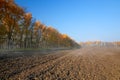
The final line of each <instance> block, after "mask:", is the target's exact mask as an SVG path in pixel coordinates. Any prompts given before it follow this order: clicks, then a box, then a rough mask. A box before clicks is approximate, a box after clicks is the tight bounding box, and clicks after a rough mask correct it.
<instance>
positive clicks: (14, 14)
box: [0, 0, 79, 48]
mask: <svg viewBox="0 0 120 80" xmlns="http://www.w3.org/2000/svg"><path fill="white" fill-rule="evenodd" d="M0 47H2V48H3V47H5V48H11V47H17V48H40V47H42V48H46V47H47V48H49V47H50V48H56V47H57V48H59V47H79V45H78V44H77V43H76V42H75V41H74V40H73V39H71V38H70V37H69V36H67V35H66V34H61V33H59V32H58V31H57V30H56V29H54V28H52V27H47V26H46V25H44V24H42V23H41V22H40V21H37V20H35V19H34V18H33V17H32V14H31V13H29V12H26V11H25V10H24V9H23V8H22V7H20V6H18V5H17V4H16V3H15V2H14V0H0Z"/></svg>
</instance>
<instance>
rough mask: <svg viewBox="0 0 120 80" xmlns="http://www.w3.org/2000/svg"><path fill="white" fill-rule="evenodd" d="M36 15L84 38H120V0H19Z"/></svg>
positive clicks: (72, 35) (52, 24)
mask: <svg viewBox="0 0 120 80" xmlns="http://www.w3.org/2000/svg"><path fill="white" fill-rule="evenodd" d="M15 2H16V3H17V4H18V5H20V6H22V7H24V8H27V12H31V13H32V15H33V17H34V18H36V19H37V20H40V21H41V22H42V23H44V24H46V25H47V26H52V27H54V28H56V29H57V30H58V31H59V32H61V33H65V34H68V35H69V36H70V37H71V38H73V39H74V40H76V41H77V42H80V41H95V40H101V41H120V0H15Z"/></svg>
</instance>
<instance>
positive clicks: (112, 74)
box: [0, 47, 120, 80]
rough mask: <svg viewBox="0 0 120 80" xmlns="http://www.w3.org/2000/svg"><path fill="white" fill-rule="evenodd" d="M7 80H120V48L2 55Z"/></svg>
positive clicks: (0, 71) (0, 73)
mask: <svg viewBox="0 0 120 80" xmlns="http://www.w3.org/2000/svg"><path fill="white" fill-rule="evenodd" d="M17 54H19V55H17ZM15 55H17V56H15ZM4 79H6V80H9V79H10V80H120V48H119V47H117V48H115V47H109V48H107V47H84V48H81V49H75V50H62V51H52V52H45V53H41V52H34V53H30V54H29V52H27V53H26V52H24V53H14V54H13V55H10V56H9V55H8V56H7V57H6V55H4V56H2V55H1V56H0V80H4Z"/></svg>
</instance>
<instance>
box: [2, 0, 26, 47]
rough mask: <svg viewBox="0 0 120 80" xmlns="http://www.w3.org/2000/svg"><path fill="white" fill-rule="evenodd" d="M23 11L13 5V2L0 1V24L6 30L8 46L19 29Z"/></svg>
mask: <svg viewBox="0 0 120 80" xmlns="http://www.w3.org/2000/svg"><path fill="white" fill-rule="evenodd" d="M23 14H24V10H23V9H22V8H21V7H19V6H18V5H17V4H15V3H14V0H0V24H1V25H2V26H0V27H5V28H6V29H4V30H5V32H6V36H7V39H8V46H9V47H10V43H11V42H12V40H13V35H14V34H15V32H16V31H17V30H18V29H19V26H18V22H19V20H20V19H21V18H22V17H23Z"/></svg>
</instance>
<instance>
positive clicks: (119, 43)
mask: <svg viewBox="0 0 120 80" xmlns="http://www.w3.org/2000/svg"><path fill="white" fill-rule="evenodd" d="M80 45H81V46H118V47H119V46H120V42H119V41H116V42H103V41H87V42H80Z"/></svg>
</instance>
